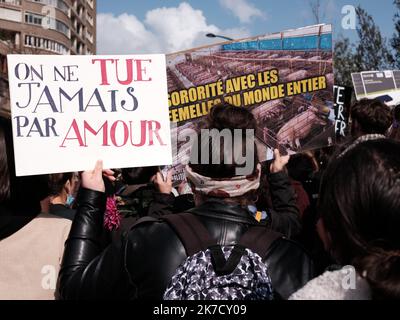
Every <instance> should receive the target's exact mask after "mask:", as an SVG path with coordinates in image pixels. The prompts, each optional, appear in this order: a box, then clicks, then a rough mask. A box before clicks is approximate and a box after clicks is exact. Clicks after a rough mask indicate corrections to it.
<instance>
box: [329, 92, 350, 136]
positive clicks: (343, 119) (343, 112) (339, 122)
mask: <svg viewBox="0 0 400 320" xmlns="http://www.w3.org/2000/svg"><path fill="white" fill-rule="evenodd" d="M352 94H353V89H352V88H351V87H346V86H339V85H335V86H333V97H334V106H335V119H336V122H335V132H336V138H337V139H343V138H345V137H346V136H347V135H348V134H349V116H350V107H351V96H352Z"/></svg>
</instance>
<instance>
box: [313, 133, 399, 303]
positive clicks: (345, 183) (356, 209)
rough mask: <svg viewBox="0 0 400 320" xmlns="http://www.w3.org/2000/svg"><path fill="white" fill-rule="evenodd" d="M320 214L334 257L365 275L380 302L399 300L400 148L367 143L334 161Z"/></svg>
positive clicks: (326, 177)
mask: <svg viewBox="0 0 400 320" xmlns="http://www.w3.org/2000/svg"><path fill="white" fill-rule="evenodd" d="M319 212H320V214H321V217H322V220H323V222H324V225H325V228H326V230H327V231H328V232H329V234H330V236H331V238H332V253H333V255H334V257H335V258H336V259H337V260H338V261H339V262H340V263H341V264H343V265H345V264H351V265H354V266H355V268H356V269H357V271H358V273H359V274H360V275H364V276H365V278H366V280H367V281H368V282H369V284H370V286H371V288H372V291H373V297H374V298H375V299H381V298H396V299H400V235H399V231H398V230H399V228H400V143H399V142H396V141H392V140H389V139H380V140H375V141H367V142H363V143H360V144H359V145H358V146H356V147H354V148H353V149H351V150H350V151H348V152H347V153H345V154H344V155H343V156H342V157H340V158H338V159H336V160H334V161H333V162H331V163H330V164H329V166H328V168H327V171H326V172H325V174H324V177H323V181H322V184H321V197H320V203H319Z"/></svg>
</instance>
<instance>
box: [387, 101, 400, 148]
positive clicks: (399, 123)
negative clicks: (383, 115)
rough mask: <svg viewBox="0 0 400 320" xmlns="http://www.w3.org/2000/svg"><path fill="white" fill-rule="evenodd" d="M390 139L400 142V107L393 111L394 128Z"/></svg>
mask: <svg viewBox="0 0 400 320" xmlns="http://www.w3.org/2000/svg"><path fill="white" fill-rule="evenodd" d="M389 138H390V139H394V140H397V141H400V105H398V106H396V107H395V108H394V109H393V126H392V130H391V131H390V134H389Z"/></svg>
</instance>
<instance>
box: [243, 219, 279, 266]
mask: <svg viewBox="0 0 400 320" xmlns="http://www.w3.org/2000/svg"><path fill="white" fill-rule="evenodd" d="M281 238H283V235H282V234H281V233H278V232H275V231H272V230H271V229H268V228H266V227H250V228H249V230H247V231H246V232H245V233H244V234H243V236H242V237H241V239H240V241H239V245H241V246H243V247H245V248H248V249H250V250H252V251H253V252H255V253H257V254H258V255H259V256H260V257H261V258H262V259H264V258H265V256H266V255H267V253H268V250H269V248H270V247H271V245H272V244H273V243H274V242H275V241H276V240H278V239H281Z"/></svg>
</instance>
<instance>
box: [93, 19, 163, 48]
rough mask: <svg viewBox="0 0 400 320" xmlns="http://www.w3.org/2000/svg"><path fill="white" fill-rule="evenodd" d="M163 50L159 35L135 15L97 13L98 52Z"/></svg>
mask: <svg viewBox="0 0 400 320" xmlns="http://www.w3.org/2000/svg"><path fill="white" fill-rule="evenodd" d="M157 51H161V46H160V44H159V43H158V39H157V37H156V36H155V35H154V34H153V33H152V32H151V31H149V30H147V29H146V27H145V26H144V24H143V23H141V22H140V21H139V20H138V19H137V18H136V17H135V16H133V15H129V14H126V13H123V14H121V15H120V16H117V17H116V16H114V15H113V14H111V13H100V14H98V15H97V52H98V53H100V54H127V53H151V52H157Z"/></svg>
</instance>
